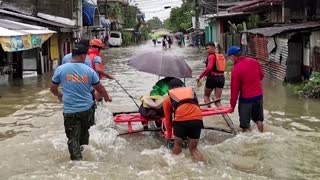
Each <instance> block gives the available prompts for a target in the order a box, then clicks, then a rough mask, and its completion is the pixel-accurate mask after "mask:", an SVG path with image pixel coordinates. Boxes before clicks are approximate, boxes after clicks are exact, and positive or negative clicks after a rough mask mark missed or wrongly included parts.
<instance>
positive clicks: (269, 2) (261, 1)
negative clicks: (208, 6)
mask: <svg viewBox="0 0 320 180" xmlns="http://www.w3.org/2000/svg"><path fill="white" fill-rule="evenodd" d="M281 4H282V0H252V1H248V2H244V3H242V4H239V5H236V6H233V7H231V8H229V9H228V10H230V11H232V12H248V11H254V10H256V9H257V8H261V7H264V6H275V5H281Z"/></svg>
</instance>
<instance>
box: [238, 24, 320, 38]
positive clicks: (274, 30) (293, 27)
mask: <svg viewBox="0 0 320 180" xmlns="http://www.w3.org/2000/svg"><path fill="white" fill-rule="evenodd" d="M316 28H320V22H306V23H300V24H290V25H284V26H281V27H267V28H257V29H251V30H247V31H243V32H247V33H251V34H260V35H263V36H265V37H272V36H275V35H278V34H282V33H286V32H294V31H299V30H305V29H316Z"/></svg>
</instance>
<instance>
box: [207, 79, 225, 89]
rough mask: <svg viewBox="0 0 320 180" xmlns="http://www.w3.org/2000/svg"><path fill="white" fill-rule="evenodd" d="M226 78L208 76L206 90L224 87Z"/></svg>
mask: <svg viewBox="0 0 320 180" xmlns="http://www.w3.org/2000/svg"><path fill="white" fill-rule="evenodd" d="M224 82H225V78H224V76H208V77H207V81H206V88H208V89H215V88H221V89H222V88H223V87H224Z"/></svg>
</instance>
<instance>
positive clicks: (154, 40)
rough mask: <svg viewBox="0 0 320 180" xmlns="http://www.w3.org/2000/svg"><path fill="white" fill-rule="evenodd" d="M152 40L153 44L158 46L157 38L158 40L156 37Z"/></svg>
mask: <svg viewBox="0 0 320 180" xmlns="http://www.w3.org/2000/svg"><path fill="white" fill-rule="evenodd" d="M152 42H153V46H154V47H156V45H157V40H156V39H152Z"/></svg>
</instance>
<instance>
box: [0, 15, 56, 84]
mask: <svg viewBox="0 0 320 180" xmlns="http://www.w3.org/2000/svg"><path fill="white" fill-rule="evenodd" d="M54 33H56V32H55V31H51V30H48V29H47V28H45V27H41V26H34V25H29V24H24V23H19V22H15V21H10V20H7V19H0V44H1V47H0V75H2V76H4V75H8V76H9V77H12V78H14V79H16V78H23V77H28V76H33V75H38V74H43V73H44V72H47V71H49V66H50V56H49V55H50V40H49V41H48V39H49V38H50V37H51V36H52V35H53V34H54Z"/></svg>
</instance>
